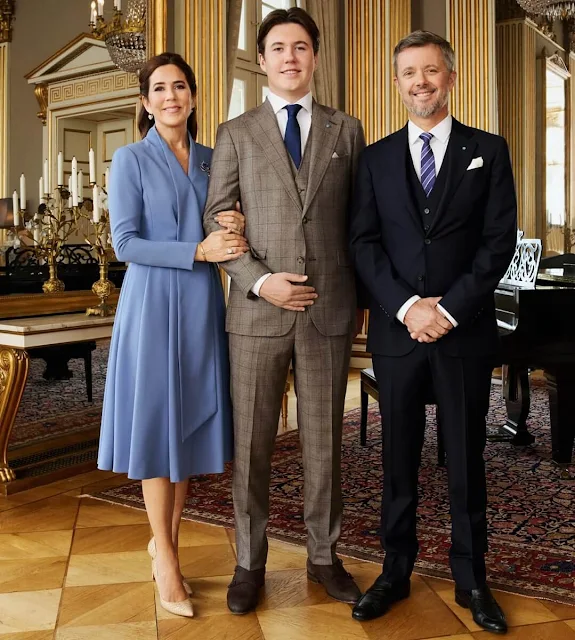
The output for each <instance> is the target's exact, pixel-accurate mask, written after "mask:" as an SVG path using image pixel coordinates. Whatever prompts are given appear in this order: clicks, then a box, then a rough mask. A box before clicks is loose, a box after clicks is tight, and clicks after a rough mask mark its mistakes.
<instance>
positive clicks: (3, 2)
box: [0, 0, 16, 44]
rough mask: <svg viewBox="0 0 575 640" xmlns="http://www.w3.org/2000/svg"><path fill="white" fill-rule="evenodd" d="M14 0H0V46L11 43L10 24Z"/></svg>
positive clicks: (12, 16)
mask: <svg viewBox="0 0 575 640" xmlns="http://www.w3.org/2000/svg"><path fill="white" fill-rule="evenodd" d="M15 11H16V0H0V44H1V43H4V42H12V23H13V22H14V12H15Z"/></svg>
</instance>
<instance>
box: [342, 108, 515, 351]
mask: <svg viewBox="0 0 575 640" xmlns="http://www.w3.org/2000/svg"><path fill="white" fill-rule="evenodd" d="M406 154H407V155H406ZM479 158H481V160H482V162H483V164H482V166H479V167H477V168H474V169H469V170H468V167H469V165H470V163H471V161H472V160H474V159H479ZM481 160H476V163H475V164H481ZM408 161H409V162H411V157H410V156H409V148H408V133H407V126H405V127H404V128H403V129H401V130H399V131H397V132H396V133H393V134H391V135H389V136H387V137H386V138H383V139H382V140H380V141H378V142H376V143H375V144H372V145H370V146H368V147H367V148H366V149H365V151H364V152H363V154H362V156H361V158H360V161H359V168H358V173H357V180H356V186H355V195H354V198H353V212H352V220H351V252H352V256H353V260H354V262H355V266H356V269H357V272H358V274H359V277H360V279H361V280H362V282H363V284H364V285H365V287H366V288H367V289H368V291H369V294H370V296H371V302H370V323H369V333H368V344H367V349H368V351H370V352H371V353H374V354H380V355H386V356H401V355H405V354H407V353H409V352H410V351H411V350H412V349H413V348H414V347H415V345H416V344H417V342H416V341H414V340H412V338H411V337H410V335H409V332H408V330H407V328H406V327H405V326H404V325H403V324H402V323H400V322H399V321H398V320H397V319H396V317H395V316H396V313H397V311H398V310H399V308H400V307H401V306H402V305H403V304H404V302H406V301H407V300H408V299H409V298H410V297H411V296H413V295H415V294H417V295H419V296H421V297H433V296H441V297H442V299H441V305H442V307H443V308H444V309H446V310H447V311H448V313H450V314H451V316H452V317H453V318H454V319H455V320H456V321H457V322H458V324H459V326H458V327H456V328H455V329H453V330H452V331H451V332H450V333H449V334H448V335H447V336H445V337H443V338H441V339H440V340H439V341H438V342H437V347H438V348H439V349H442V350H443V351H444V353H445V354H446V355H451V356H483V355H491V354H494V353H496V351H497V347H498V337H497V324H496V320H495V306H494V298H493V292H494V290H495V287H496V286H497V283H498V282H499V280H500V279H501V278H502V277H503V275H504V274H505V271H506V270H507V267H508V265H509V262H510V260H511V258H512V256H513V252H514V249H515V243H516V226H517V202H516V197H515V188H514V184H513V174H512V169H511V162H510V159H509V151H508V148H507V143H506V142H505V140H504V138H502V137H500V136H496V135H493V134H490V133H487V132H485V131H481V130H479V129H473V128H471V127H467V126H465V125H463V124H461V123H460V122H458V121H457V120H455V119H453V128H452V131H451V136H450V139H449V153H448V154H447V155H446V161H447V166H446V167H445V169H446V170H447V172H448V173H447V176H446V183H445V188H444V191H443V194H442V196H441V200H440V203H439V206H438V208H437V212H436V214H435V215H434V216H433V221H432V224H431V225H430V227H429V229H428V230H427V231H426V230H424V227H423V223H422V218H421V215H420V213H419V212H418V211H417V208H416V202H415V199H414V197H413V196H412V193H411V189H410V188H409V181H408V177H407V166H408V165H407V162H408ZM442 170H443V167H442Z"/></svg>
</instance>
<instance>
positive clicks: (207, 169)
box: [200, 162, 210, 178]
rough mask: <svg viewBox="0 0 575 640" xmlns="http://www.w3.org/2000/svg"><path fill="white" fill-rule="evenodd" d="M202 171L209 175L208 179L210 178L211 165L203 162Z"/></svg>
mask: <svg viewBox="0 0 575 640" xmlns="http://www.w3.org/2000/svg"><path fill="white" fill-rule="evenodd" d="M200 169H201V170H202V171H204V172H205V173H207V174H208V178H209V177H210V165H209V164H208V163H207V162H202V164H201V165H200Z"/></svg>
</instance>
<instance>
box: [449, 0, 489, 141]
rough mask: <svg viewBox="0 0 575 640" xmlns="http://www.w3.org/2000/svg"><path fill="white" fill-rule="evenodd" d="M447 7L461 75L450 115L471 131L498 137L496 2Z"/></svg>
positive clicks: (471, 0) (458, 0)
mask: <svg viewBox="0 0 575 640" xmlns="http://www.w3.org/2000/svg"><path fill="white" fill-rule="evenodd" d="M446 6H447V34H448V35H447V39H448V40H449V41H450V42H451V45H452V46H453V49H454V50H455V59H456V66H455V68H456V70H457V72H458V78H457V82H456V84H455V88H454V90H453V91H452V93H451V113H453V115H454V116H455V117H456V118H457V119H458V120H461V121H462V122H463V123H465V124H466V125H468V126H470V127H477V128H478V129H484V130H485V131H491V132H492V133H498V129H499V127H498V122H497V76H496V61H495V51H496V49H495V0H447V3H446Z"/></svg>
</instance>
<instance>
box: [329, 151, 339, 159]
mask: <svg viewBox="0 0 575 640" xmlns="http://www.w3.org/2000/svg"><path fill="white" fill-rule="evenodd" d="M331 157H332V158H339V156H338V155H337V151H334V152H333V153H332V155H331Z"/></svg>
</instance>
